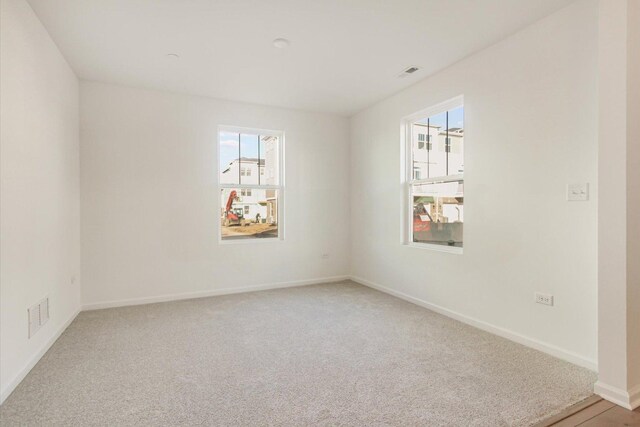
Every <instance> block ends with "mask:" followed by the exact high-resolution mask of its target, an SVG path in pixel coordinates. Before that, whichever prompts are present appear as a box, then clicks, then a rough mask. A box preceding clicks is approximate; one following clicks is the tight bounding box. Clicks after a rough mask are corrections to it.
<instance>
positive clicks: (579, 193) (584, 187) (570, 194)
mask: <svg viewBox="0 0 640 427" xmlns="http://www.w3.org/2000/svg"><path fill="white" fill-rule="evenodd" d="M587 200H589V184H588V183H581V184H568V185H567V201H569V202H586V201H587Z"/></svg>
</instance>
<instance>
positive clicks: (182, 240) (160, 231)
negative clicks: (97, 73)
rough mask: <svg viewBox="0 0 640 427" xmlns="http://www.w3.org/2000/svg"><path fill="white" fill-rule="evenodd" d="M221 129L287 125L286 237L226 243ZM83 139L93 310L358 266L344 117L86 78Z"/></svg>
mask: <svg viewBox="0 0 640 427" xmlns="http://www.w3.org/2000/svg"><path fill="white" fill-rule="evenodd" d="M219 125H231V126H242V127H252V128H262V129H273V130H283V131H284V132H285V139H286V142H285V145H286V146H285V157H286V159H285V168H286V169H285V174H286V206H285V223H284V227H285V234H286V238H285V240H284V241H283V242H273V241H272V242H259V243H238V244H223V245H221V244H219V243H218V241H217V237H216V236H217V235H216V224H217V217H218V215H219V206H218V205H219V200H220V197H219V195H218V193H217V189H216V188H217V187H216V186H217V177H216V164H217V161H218V159H217V149H216V144H217V128H218V126H219ZM81 140H82V145H81V164H82V166H81V183H82V189H81V193H82V254H83V259H82V275H83V288H82V293H83V294H82V297H83V304H84V305H85V306H88V307H96V306H104V305H109V304H110V303H112V302H114V303H117V302H118V301H119V302H120V303H122V302H131V300H139V299H142V300H148V299H149V298H155V297H159V298H161V297H163V296H168V295H184V294H190V295H194V296H195V295H203V294H204V295H206V294H210V293H215V292H217V291H221V290H234V289H235V290H238V289H241V288H245V287H249V286H260V285H265V284H274V283H283V282H292V281H307V280H315V279H323V278H331V277H335V276H344V275H347V274H348V273H349V271H348V268H349V262H348V258H349V254H348V250H349V246H348V236H349V227H348V222H349V197H350V195H349V194H348V192H349V187H348V162H349V158H348V153H349V151H348V121H347V119H345V118H341V117H338V116H331V115H323V114H311V113H303V112H296V111H291V110H286V109H280V108H271V107H263V106H256V105H249V104H243V103H236V102H227V101H219V100H214V99H209V98H203V97H195V96H185V95H177V94H172V93H167V92H158V91H150V90H141V89H132V88H127V87H121V86H115V85H107V84H98V83H82V84H81ZM265 252H267V253H268V254H269V255H268V256H263V254H264V253H265ZM323 253H329V254H330V257H329V258H328V259H322V257H321V256H322V254H323Z"/></svg>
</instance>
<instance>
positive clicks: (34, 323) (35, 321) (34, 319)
mask: <svg viewBox="0 0 640 427" xmlns="http://www.w3.org/2000/svg"><path fill="white" fill-rule="evenodd" d="M27 314H28V316H29V338H31V337H33V336H34V335H35V334H36V332H38V329H40V304H36V305H34V306H32V307H30V308H29V309H27Z"/></svg>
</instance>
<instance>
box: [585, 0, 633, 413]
mask: <svg viewBox="0 0 640 427" xmlns="http://www.w3.org/2000/svg"><path fill="white" fill-rule="evenodd" d="M599 5H600V7H599V15H600V20H599V28H598V30H599V34H600V36H599V44H598V54H599V58H600V64H599V98H600V100H599V104H600V111H599V115H600V123H602V126H601V127H600V131H599V133H600V151H599V156H598V162H599V166H600V168H599V170H600V173H599V176H598V179H599V181H600V187H601V188H607V189H608V191H606V192H603V193H602V197H601V198H600V200H599V205H600V212H601V214H600V217H599V223H600V224H599V238H598V244H599V254H598V258H599V260H598V262H599V265H598V275H599V279H598V280H599V284H598V288H599V289H598V312H599V322H598V348H599V350H600V351H599V356H600V357H599V368H600V370H599V373H598V382H597V383H596V385H595V391H596V393H598V394H600V395H601V396H602V397H604V398H606V399H608V400H610V401H612V402H615V403H617V404H619V405H621V406H624V407H626V408H629V409H632V408H634V407H638V406H640V328H638V325H640V263H639V262H638V260H640V164H639V162H640V125H639V124H638V117H640V2H638V1H637V0H619V1H615V2H612V1H609V0H600V2H599ZM611 205H615V206H618V207H619V208H618V209H616V211H615V212H614V213H610V214H608V215H605V214H604V213H606V212H608V210H607V208H608V207H609V206H611Z"/></svg>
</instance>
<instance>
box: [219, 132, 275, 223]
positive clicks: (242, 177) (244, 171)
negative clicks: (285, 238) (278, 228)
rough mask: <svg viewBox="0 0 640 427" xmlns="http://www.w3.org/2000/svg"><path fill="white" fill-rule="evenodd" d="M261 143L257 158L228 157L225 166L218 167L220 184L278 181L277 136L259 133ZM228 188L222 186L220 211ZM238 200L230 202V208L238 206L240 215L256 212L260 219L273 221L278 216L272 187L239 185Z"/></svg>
mask: <svg viewBox="0 0 640 427" xmlns="http://www.w3.org/2000/svg"><path fill="white" fill-rule="evenodd" d="M260 140H261V143H262V144H261V147H262V148H263V149H264V156H262V155H261V158H260V159H257V158H253V157H241V158H239V159H234V160H232V161H231V162H230V163H229V165H228V166H227V168H226V169H225V170H223V171H222V173H221V178H220V183H221V184H237V183H238V182H241V183H242V185H252V186H258V185H277V183H278V172H277V171H278V163H277V162H278V148H277V147H278V144H277V138H276V137H272V136H264V137H261V139H260ZM231 191H232V190H231V189H223V190H222V212H221V215H224V208H225V206H226V204H227V200H228V199H229V194H230V193H231ZM236 191H237V192H238V197H239V200H237V201H235V202H234V204H233V208H234V209H242V212H243V214H244V218H245V219H247V220H252V221H255V219H256V215H258V214H259V215H260V218H261V220H263V221H266V222H269V223H275V222H277V218H278V211H277V195H276V191H275V190H267V189H261V188H239V189H236Z"/></svg>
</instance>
